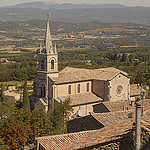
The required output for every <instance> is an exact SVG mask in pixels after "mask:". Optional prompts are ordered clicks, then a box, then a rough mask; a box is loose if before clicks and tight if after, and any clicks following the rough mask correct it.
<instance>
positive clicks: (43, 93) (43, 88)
mask: <svg viewBox="0 0 150 150" xmlns="http://www.w3.org/2000/svg"><path fill="white" fill-rule="evenodd" d="M45 95H46V92H45V86H44V85H42V86H41V97H45Z"/></svg>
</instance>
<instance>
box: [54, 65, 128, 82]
mask: <svg viewBox="0 0 150 150" xmlns="http://www.w3.org/2000/svg"><path fill="white" fill-rule="evenodd" d="M119 73H122V74H124V75H126V76H127V73H125V72H123V71H121V70H118V69H116V68H114V67H111V68H101V69H80V68H71V67H66V68H65V69H63V70H62V71H60V72H59V76H58V77H57V78H56V77H55V78H54V77H53V78H52V80H54V81H55V83H56V84H60V83H67V82H76V81H83V80H93V79H95V80H104V81H107V80H111V79H112V78H113V77H114V76H116V75H117V74H119Z"/></svg>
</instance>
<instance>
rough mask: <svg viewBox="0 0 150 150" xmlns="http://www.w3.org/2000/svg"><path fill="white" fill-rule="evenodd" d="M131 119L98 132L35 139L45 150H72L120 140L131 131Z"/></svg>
mask: <svg viewBox="0 0 150 150" xmlns="http://www.w3.org/2000/svg"><path fill="white" fill-rule="evenodd" d="M132 125H133V119H132V118H130V119H126V120H123V121H121V122H118V123H115V124H113V125H110V126H107V127H104V128H102V129H98V130H91V131H82V132H77V133H70V134H63V135H55V136H49V137H41V138H36V140H38V142H39V144H41V145H42V146H43V147H44V148H45V149H46V150H54V149H55V150H72V149H79V148H84V147H89V146H93V145H97V144H100V143H104V142H109V141H112V140H116V139H119V138H121V136H122V135H124V134H127V133H129V132H130V130H131V129H132Z"/></svg>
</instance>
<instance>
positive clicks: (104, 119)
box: [91, 110, 135, 126]
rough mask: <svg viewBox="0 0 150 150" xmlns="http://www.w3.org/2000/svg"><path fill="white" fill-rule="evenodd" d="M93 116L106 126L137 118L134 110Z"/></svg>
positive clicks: (93, 114)
mask: <svg viewBox="0 0 150 150" xmlns="http://www.w3.org/2000/svg"><path fill="white" fill-rule="evenodd" d="M91 115H92V116H93V117H94V118H95V119H96V120H97V121H98V122H100V123H101V124H103V125H104V126H109V125H112V124H114V123H117V122H120V121H122V120H126V119H128V118H129V117H132V118H134V117H135V113H134V110H127V111H116V112H108V113H92V114H91Z"/></svg>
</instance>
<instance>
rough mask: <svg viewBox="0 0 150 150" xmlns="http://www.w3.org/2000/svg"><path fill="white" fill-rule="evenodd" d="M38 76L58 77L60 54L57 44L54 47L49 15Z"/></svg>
mask: <svg viewBox="0 0 150 150" xmlns="http://www.w3.org/2000/svg"><path fill="white" fill-rule="evenodd" d="M38 64H39V68H38V72H37V73H38V74H39V75H40V74H46V75H47V76H49V77H58V54H57V49H56V44H55V46H53V44H52V38H51V33H50V25H49V15H48V17H47V27H46V33H45V40H44V43H43V44H40V53H39V54H38Z"/></svg>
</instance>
